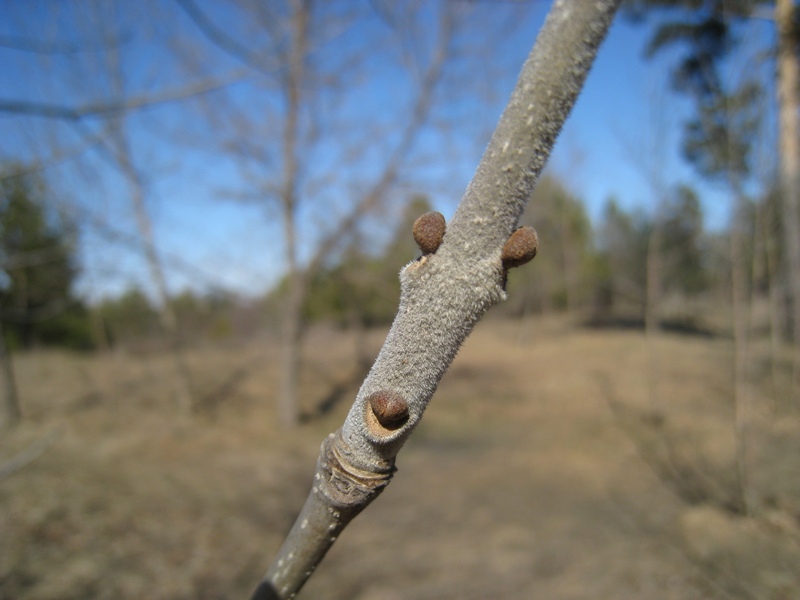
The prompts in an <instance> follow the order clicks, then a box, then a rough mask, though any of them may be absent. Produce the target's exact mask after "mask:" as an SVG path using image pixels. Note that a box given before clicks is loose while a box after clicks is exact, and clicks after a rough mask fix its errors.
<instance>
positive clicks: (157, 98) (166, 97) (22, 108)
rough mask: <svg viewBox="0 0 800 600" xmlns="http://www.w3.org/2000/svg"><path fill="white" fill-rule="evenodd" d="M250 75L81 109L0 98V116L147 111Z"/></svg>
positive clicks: (74, 117)
mask: <svg viewBox="0 0 800 600" xmlns="http://www.w3.org/2000/svg"><path fill="white" fill-rule="evenodd" d="M249 74H250V71H249V70H248V69H245V68H241V69H235V70H233V71H232V72H230V73H228V74H227V75H226V76H225V77H209V78H207V79H201V80H200V81H196V82H193V83H190V84H188V85H186V86H182V87H178V88H174V89H167V90H163V91H161V92H157V93H153V94H141V95H139V96H131V97H130V98H127V99H125V100H120V101H112V102H90V103H88V104H85V105H83V106H78V107H70V106H63V105H60V104H50V103H47V102H36V101H28V100H7V99H3V98H0V113H12V114H17V115H30V116H34V117H44V118H47V119H61V120H64V121H80V120H81V119H84V118H86V117H101V116H106V115H109V114H118V113H122V112H129V111H135V110H141V109H143V108H149V107H152V106H156V105H159V104H167V103H169V102H178V101H180V100H186V99H187V98H191V97H194V96H201V95H203V94H207V93H209V92H213V91H215V90H218V89H220V88H223V87H226V86H228V85H231V84H232V83H236V82H238V81H241V80H242V79H244V78H245V77H247V76H248V75H249Z"/></svg>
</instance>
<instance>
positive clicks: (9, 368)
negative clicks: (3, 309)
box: [0, 321, 22, 427]
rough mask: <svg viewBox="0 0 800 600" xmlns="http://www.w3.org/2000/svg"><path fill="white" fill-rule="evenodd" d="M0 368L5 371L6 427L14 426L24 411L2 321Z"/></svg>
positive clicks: (0, 331)
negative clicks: (20, 402) (21, 407)
mask: <svg viewBox="0 0 800 600" xmlns="http://www.w3.org/2000/svg"><path fill="white" fill-rule="evenodd" d="M0 368H2V370H3V380H4V387H5V398H4V401H3V404H4V407H5V413H6V426H9V427H10V426H13V425H16V424H17V423H19V421H20V419H22V410H21V409H20V406H19V395H18V394H17V382H16V379H15V378H14V364H13V361H12V359H11V350H10V349H9V347H8V344H7V343H6V336H5V333H4V332H3V323H2V321H0Z"/></svg>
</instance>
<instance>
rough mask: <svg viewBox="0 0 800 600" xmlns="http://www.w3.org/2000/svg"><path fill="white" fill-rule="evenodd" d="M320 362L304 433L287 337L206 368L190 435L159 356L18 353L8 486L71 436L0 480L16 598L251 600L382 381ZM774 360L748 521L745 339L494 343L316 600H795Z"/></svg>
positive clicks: (441, 408)
mask: <svg viewBox="0 0 800 600" xmlns="http://www.w3.org/2000/svg"><path fill="white" fill-rule="evenodd" d="M384 333H385V332H380V331H376V332H373V333H371V334H370V339H369V345H370V348H372V349H373V350H374V351H377V349H378V348H379V347H380V344H381V342H382V336H383V334H384ZM305 348H306V350H305V353H306V356H305V367H304V369H305V370H304V374H303V381H302V386H301V391H302V397H303V403H304V404H303V411H304V414H305V415H306V417H307V418H306V420H305V422H304V424H303V425H302V427H300V428H299V429H297V430H296V431H287V430H284V429H282V428H281V427H279V426H278V425H277V424H276V419H275V409H274V396H275V385H276V366H275V365H276V362H277V360H276V358H277V348H276V347H275V345H274V343H273V342H272V341H271V340H269V339H267V338H264V339H258V340H254V341H252V342H250V343H247V344H242V345H229V346H223V347H211V346H209V347H207V348H199V349H194V350H193V351H192V352H191V354H190V356H189V360H190V364H191V368H192V371H193V373H194V375H195V385H196V387H197V389H198V390H200V391H201V393H200V394H199V395H200V397H201V398H202V403H203V410H202V411H201V413H200V414H199V415H198V416H196V417H194V418H193V419H192V420H191V421H187V420H185V419H182V418H181V417H180V416H179V415H178V412H177V409H176V407H175V406H174V405H173V403H172V401H171V400H170V397H171V389H172V385H173V381H172V375H171V373H172V370H171V367H170V362H169V360H167V359H166V358H165V357H163V356H146V357H141V356H121V355H120V356H104V357H97V356H84V355H70V354H65V353H55V352H47V353H45V352H38V353H35V354H32V355H25V356H20V357H18V360H17V363H16V368H17V378H18V382H19V386H20V389H21V393H22V397H23V408H24V410H25V413H26V420H25V422H24V424H23V425H22V426H21V427H19V428H17V429H16V430H14V431H11V432H3V433H2V438H0V465H2V464H3V463H7V462H8V461H9V460H11V459H12V458H13V457H14V456H15V455H17V454H18V453H20V452H22V451H23V450H24V449H25V448H27V447H29V446H30V444H32V443H35V442H36V441H37V440H41V439H42V438H44V437H45V436H48V435H51V436H52V437H51V438H48V439H50V440H51V441H52V440H54V441H53V443H52V445H51V446H50V447H49V448H48V449H47V450H46V451H45V452H44V453H43V454H42V455H41V456H39V457H38V458H36V459H35V460H34V461H32V462H31V463H30V464H28V465H27V466H25V467H23V468H22V469H20V470H19V471H17V472H15V473H13V474H9V475H7V476H5V477H4V478H3V479H2V480H0V598H2V599H3V600H12V599H14V600H16V599H20V600H34V599H35V600H55V599H94V598H97V599H111V598H114V599H120V598H143V599H179V598H187V599H188V598H193V599H198V598H199V599H216V598H219V599H223V598H225V599H227V598H244V597H246V596H247V594H248V593H249V592H250V590H251V588H252V587H253V586H254V585H255V584H256V582H257V581H258V579H259V578H260V577H261V575H262V573H263V572H264V571H265V570H266V569H267V567H268V564H269V561H270V559H271V557H272V555H273V554H274V553H275V551H276V550H277V548H278V546H279V544H280V542H281V540H282V536H283V534H284V533H285V532H286V531H287V530H288V528H289V527H290V526H291V524H292V521H293V517H294V515H295V514H296V513H297V511H299V509H300V506H301V504H302V502H303V500H304V498H305V495H306V493H307V491H308V488H309V485H310V481H311V476H312V473H313V469H314V463H315V460H316V454H317V450H318V447H319V444H320V442H321V441H322V439H323V437H324V436H325V435H326V434H327V433H328V432H330V431H333V430H335V429H336V428H338V427H339V425H340V423H341V422H342V420H343V417H344V414H345V413H346V411H347V409H348V407H349V404H350V402H351V401H352V398H353V396H354V394H355V391H356V390H357V386H358V383H359V377H360V376H361V375H362V374H360V373H358V369H357V367H356V361H355V341H354V339H353V338H352V337H350V336H349V335H348V334H344V333H341V332H335V331H332V330H327V329H317V330H314V331H312V332H311V337H310V339H309V341H308V343H307V344H306V346H305ZM762 352H763V349H762V348H760V347H757V346H756V347H754V348H753V349H752V353H751V359H752V360H751V363H752V364H753V369H752V372H751V380H752V381H753V385H752V387H751V389H750V391H749V395H748V397H749V398H750V407H749V411H748V416H747V424H748V427H747V431H746V437H745V439H746V442H747V444H746V451H747V452H746V455H747V462H748V465H747V466H748V468H747V471H746V474H747V476H748V478H747V486H746V488H747V490H748V498H749V500H750V505H751V514H750V515H749V516H745V515H743V514H742V512H741V506H739V505H737V498H738V497H739V495H738V489H739V485H738V479H737V472H736V469H735V461H734V460H733V457H734V450H735V447H736V436H735V428H734V425H733V423H734V407H733V404H732V400H731V398H732V377H731V365H732V360H733V358H732V344H731V341H730V340H729V339H727V338H725V337H716V338H714V337H699V336H688V335H676V334H663V335H659V336H658V338H657V339H655V340H654V341H653V342H652V343H651V344H650V345H649V346H648V345H647V344H646V343H645V339H644V336H643V334H642V332H641V331H635V330H627V331H625V330H610V329H606V330H599V329H597V330H590V329H583V328H576V327H570V326H569V325H568V324H566V323H564V322H561V321H544V320H526V321H517V322H505V321H501V320H489V321H486V322H483V323H481V324H480V325H479V326H478V328H477V330H476V332H475V333H474V334H473V335H472V337H471V338H470V339H469V340H468V342H467V344H466V346H465V347H464V349H463V350H462V352H461V353H460V354H459V356H458V357H457V359H456V361H455V363H454V365H453V367H452V369H451V370H450V372H449V373H448V374H447V375H446V376H445V378H444V380H443V382H442V384H441V386H440V388H439V391H438V393H437V395H436V396H435V397H434V400H433V402H432V404H431V406H430V407H429V409H428V412H427V413H426V416H425V419H424V421H423V423H422V425H421V426H420V427H419V429H418V430H417V431H416V432H415V435H414V436H413V437H412V438H411V441H410V442H409V443H408V444H407V446H406V447H405V448H404V449H403V451H402V452H401V454H400V456H399V457H398V467H399V472H398V473H397V475H396V476H395V479H394V481H393V482H392V484H391V485H390V486H389V487H388V488H387V490H386V491H385V492H384V493H383V495H382V496H381V497H380V498H379V499H378V500H377V501H376V502H375V503H374V504H373V505H372V506H370V507H369V508H368V509H367V510H366V511H365V512H364V513H363V514H362V515H360V516H359V517H358V518H357V519H356V520H355V521H354V522H353V523H352V524H351V525H350V526H349V528H348V529H347V530H346V531H345V532H344V534H343V535H342V536H341V537H340V539H339V541H338V542H337V544H336V545H335V546H334V548H333V549H332V551H331V552H330V553H329V555H328V557H327V558H326V559H325V561H324V562H323V564H322V565H321V567H320V568H319V569H318V570H317V572H316V573H315V575H314V577H312V579H311V580H310V582H309V583H308V585H307V586H306V588H305V589H304V591H303V593H302V594H301V597H302V598H309V599H310V598H313V599H319V600H333V599H356V600H373V599H375V600H401V599H402V600H410V599H448V598H458V599H461V600H471V599H475V600H478V599H506V598H510V599H547V600H567V599H575V600H577V599H588V598H592V599H605V598H608V599H614V600H628V599H641V600H645V599H648V600H649V599H652V598H663V599H680V600H695V599H696V600H699V599H705V598H711V599H726V598H745V599H770V600H773V599H774V600H791V599H798V598H800V413H799V412H798V410H797V407H792V406H791V405H788V404H789V403H788V402H787V396H786V391H785V390H783V388H782V386H785V385H786V384H787V382H786V373H785V372H784V371H785V368H786V367H785V365H780V368H781V369H782V370H781V371H780V372H779V373H778V375H779V377H778V381H777V384H778V388H777V392H775V390H774V389H773V386H772V381H771V377H770V370H769V369H768V368H767V367H766V363H765V361H764V360H763V356H762V354H761V353H762Z"/></svg>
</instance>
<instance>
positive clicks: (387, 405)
mask: <svg viewBox="0 0 800 600" xmlns="http://www.w3.org/2000/svg"><path fill="white" fill-rule="evenodd" d="M367 402H369V406H370V408H372V413H373V414H374V415H375V418H376V419H377V420H378V423H380V424H381V425H382V426H383V427H385V428H386V429H399V428H400V427H402V426H403V425H404V424H405V422H406V421H407V420H408V404H407V403H406V401H405V400H404V399H403V397H402V396H401V395H400V394H398V393H396V392H390V391H387V390H381V391H379V392H375V393H374V394H371V395H370V396H369V397H368V398H367Z"/></svg>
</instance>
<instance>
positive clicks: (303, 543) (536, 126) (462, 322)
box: [253, 0, 619, 600]
mask: <svg viewBox="0 0 800 600" xmlns="http://www.w3.org/2000/svg"><path fill="white" fill-rule="evenodd" d="M618 5H619V0H598V1H595V2H573V1H571V0H556V2H554V4H553V7H552V9H551V12H550V15H549V16H548V18H547V20H546V22H545V24H544V26H543V28H542V32H541V33H540V34H539V37H538V39H537V42H536V46H535V47H534V50H533V51H532V52H531V54H530V56H529V57H528V60H527V61H526V62H525V65H524V66H523V68H522V73H521V74H520V78H519V81H518V82H517V86H516V88H515V89H514V92H513V94H512V96H511V100H510V102H509V104H508V106H507V107H506V109H505V111H504V113H503V116H502V117H501V119H500V122H499V124H498V126H497V129H496V130H495V133H494V135H493V136H492V139H491V141H490V142H489V146H488V147H487V149H486V152H485V153H484V155H483V158H482V159H481V162H480V164H479V165H478V169H477V172H476V173H475V176H474V177H473V179H472V182H471V183H470V185H469V187H468V188H467V191H466V193H465V195H464V197H463V199H462V200H461V203H460V204H459V207H458V210H457V211H456V214H455V216H454V217H453V219H452V221H451V222H450V223H449V224H448V225H447V231H446V233H445V235H444V239H443V241H442V243H441V246H438V248H437V249H436V250H435V251H434V252H433V253H431V254H428V255H426V256H424V257H423V258H422V259H420V260H419V261H416V262H413V263H410V264H409V265H407V266H406V267H405V268H404V269H403V271H402V272H401V274H400V282H401V290H402V291H401V294H400V307H399V309H398V312H397V316H396V317H395V321H394V323H393V324H392V328H391V330H390V332H389V335H388V336H387V338H386V341H385V343H384V346H383V348H382V350H381V352H380V354H379V355H378V358H377V359H376V361H375V364H374V365H373V367H372V370H371V371H370V373H369V375H368V376H367V378H366V380H365V381H364V384H363V385H362V387H361V389H360V390H359V392H358V394H357V396H356V399H355V402H354V403H353V406H352V408H351V409H350V412H349V414H348V415H347V418H346V419H345V423H344V425H343V426H342V428H341V429H339V431H338V432H337V433H332V434H330V435H329V436H328V437H327V438H326V439H325V441H324V442H323V444H322V448H321V450H320V457H319V460H318V462H317V472H316V475H315V476H314V481H313V488H312V490H311V492H310V494H309V496H308V499H307V500H306V503H305V505H304V506H303V509H302V511H301V512H300V515H299V516H298V518H297V521H296V522H295V524H294V526H293V527H292V530H291V532H290V533H289V535H288V537H287V538H286V541H285V542H284V544H283V546H282V547H281V549H280V550H279V552H278V555H277V557H276V559H275V561H274V562H273V565H272V567H271V568H270V570H269V572H268V573H267V575H266V576H265V578H264V580H263V581H262V582H261V584H260V585H259V586H258V588H257V589H256V591H255V592H254V594H253V598H255V599H258V600H266V599H270V600H274V599H279V600H280V599H287V598H294V597H295V596H296V595H297V593H298V591H299V590H300V588H301V587H302V585H303V584H304V583H305V581H306V580H307V579H308V577H309V576H310V575H311V573H312V571H313V570H314V569H315V568H316V566H317V564H318V563H319V562H320V561H321V560H322V558H323V557H324V555H325V553H326V552H327V551H328V549H329V548H330V547H331V545H332V544H333V543H334V541H335V540H336V538H337V537H338V535H339V534H340V533H341V531H342V530H343V529H344V528H345V526H346V525H347V524H348V523H349V522H350V521H351V520H352V519H353V518H354V517H355V516H356V515H357V514H358V513H360V512H361V510H363V509H364V508H365V507H366V506H367V505H368V504H369V503H370V502H372V500H373V499H374V498H376V497H377V496H378V495H379V494H380V493H381V491H382V490H383V489H384V487H385V486H386V485H387V484H388V483H389V481H390V479H391V477H392V474H393V473H394V471H395V468H394V462H395V456H396V455H397V453H398V451H399V450H400V448H401V447H402V445H403V444H404V443H405V441H406V440H407V439H408V437H409V436H410V435H411V433H412V432H413V430H414V428H415V427H416V425H417V424H418V423H419V421H420V419H421V418H422V413H423V411H424V410H425V408H426V406H427V404H428V402H429V401H430V399H431V397H432V396H433V393H434V392H435V390H436V387H437V385H438V383H439V381H440V379H441V377H442V375H444V372H445V371H446V370H447V368H448V366H449V365H450V363H451V362H452V360H453V358H454V357H455V355H456V353H457V351H458V349H459V347H460V346H461V344H462V343H463V342H464V340H465V339H466V337H467V336H468V335H469V333H470V332H471V330H472V328H473V327H474V325H475V323H476V322H477V321H478V320H479V319H480V318H481V317H482V316H483V314H484V313H485V312H486V310H488V309H489V307H490V306H492V305H493V304H496V303H497V302H500V301H501V300H503V299H504V298H505V290H504V289H503V283H504V280H505V271H506V268H508V267H509V266H513V263H510V262H506V263H505V265H504V259H503V258H501V257H504V256H506V244H507V243H508V241H509V236H511V234H512V232H514V231H515V229H516V227H517V223H518V222H519V217H520V215H521V214H522V211H523V209H524V207H525V204H526V202H527V201H528V199H529V198H530V196H531V193H532V191H533V187H534V185H535V183H536V180H537V178H538V176H539V174H540V173H541V170H542V168H543V167H544V163H545V161H546V159H547V157H548V156H549V153H550V150H551V149H552V146H553V144H554V143H555V139H556V137H557V136H558V133H559V131H560V130H561V127H562V125H563V123H564V121H565V119H566V118H567V115H568V114H569V112H570V110H571V109H572V106H573V104H574V102H575V99H576V98H577V95H578V93H579V92H580V90H581V87H582V86H583V82H584V79H585V77H586V75H587V73H588V71H589V68H590V67H591V64H592V62H593V60H594V56H595V54H596V52H597V49H598V47H599V45H600V43H601V42H602V40H603V38H604V37H605V34H606V32H607V30H608V27H609V25H610V23H611V19H612V17H613V15H614V13H615V11H616V9H617V7H618ZM515 237H516V236H515ZM530 245H531V246H533V242H531V244H530ZM512 246H513V245H512ZM528 249H530V248H528Z"/></svg>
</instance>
